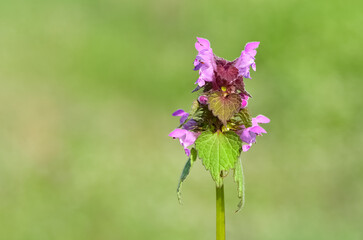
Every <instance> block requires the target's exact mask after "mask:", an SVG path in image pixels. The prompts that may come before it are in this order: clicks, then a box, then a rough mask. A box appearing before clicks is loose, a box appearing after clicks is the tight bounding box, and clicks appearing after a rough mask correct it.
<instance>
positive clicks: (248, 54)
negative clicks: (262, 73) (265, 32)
mask: <svg viewBox="0 0 363 240" xmlns="http://www.w3.org/2000/svg"><path fill="white" fill-rule="evenodd" d="M259 45H260V42H250V43H247V44H246V46H245V50H243V51H242V53H241V56H240V57H239V58H238V59H237V61H236V68H237V69H238V71H239V75H240V76H242V77H245V78H251V76H250V67H252V69H253V70H254V71H256V63H255V56H256V54H257V51H256V48H258V46H259Z"/></svg>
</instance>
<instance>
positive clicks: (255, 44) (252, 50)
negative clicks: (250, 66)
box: [245, 42, 260, 57]
mask: <svg viewBox="0 0 363 240" xmlns="http://www.w3.org/2000/svg"><path fill="white" fill-rule="evenodd" d="M259 45H260V42H249V43H247V44H246V46H245V51H246V52H247V53H248V54H249V55H251V56H252V57H254V56H256V53H257V51H256V50H255V49H256V48H258V46H259Z"/></svg>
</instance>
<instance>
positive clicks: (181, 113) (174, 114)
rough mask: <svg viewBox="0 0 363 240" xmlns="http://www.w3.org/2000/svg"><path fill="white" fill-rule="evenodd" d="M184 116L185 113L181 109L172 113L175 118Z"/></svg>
mask: <svg viewBox="0 0 363 240" xmlns="http://www.w3.org/2000/svg"><path fill="white" fill-rule="evenodd" d="M185 114H188V113H187V112H185V111H184V110H183V109H178V110H176V111H175V112H173V114H172V115H173V116H174V117H176V116H178V117H180V116H183V115H185Z"/></svg>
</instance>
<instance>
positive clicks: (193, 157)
mask: <svg viewBox="0 0 363 240" xmlns="http://www.w3.org/2000/svg"><path fill="white" fill-rule="evenodd" d="M196 159H197V150H195V148H192V149H191V150H190V157H189V159H188V161H187V162H186V163H185V166H184V168H183V171H182V174H181V175H180V179H179V183H178V188H177V189H176V194H177V196H178V200H179V203H181V187H182V185H183V182H184V181H185V179H186V178H187V176H188V175H189V172H190V168H191V167H192V166H193V163H194V162H195V160H196Z"/></svg>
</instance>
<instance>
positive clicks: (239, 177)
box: [234, 159, 245, 212]
mask: <svg viewBox="0 0 363 240" xmlns="http://www.w3.org/2000/svg"><path fill="white" fill-rule="evenodd" d="M234 181H235V182H236V183H237V192H238V198H239V199H240V201H239V203H238V205H237V210H236V212H239V211H240V210H241V208H242V207H243V205H244V202H245V192H244V177H243V167H242V161H241V159H239V161H236V165H235V168H234Z"/></svg>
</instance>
